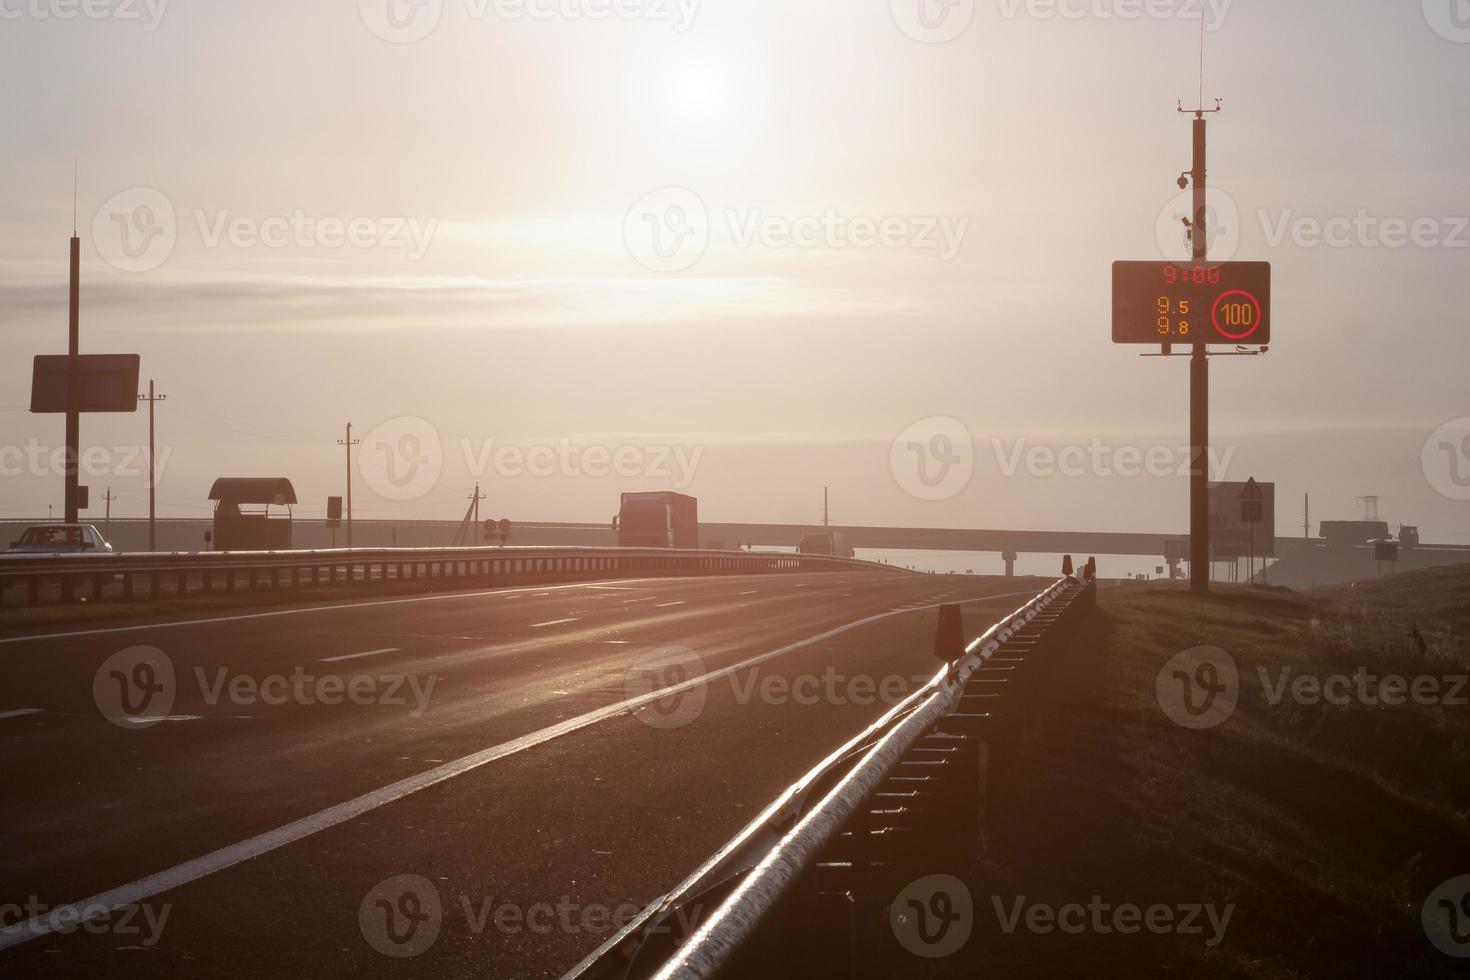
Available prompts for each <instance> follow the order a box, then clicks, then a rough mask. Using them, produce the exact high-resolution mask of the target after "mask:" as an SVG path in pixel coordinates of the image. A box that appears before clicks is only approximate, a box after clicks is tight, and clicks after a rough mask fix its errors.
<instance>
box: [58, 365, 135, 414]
mask: <svg viewBox="0 0 1470 980" xmlns="http://www.w3.org/2000/svg"><path fill="white" fill-rule="evenodd" d="M67 360H68V358H67V355H65V354H38V355H36V361H35V366H34V368H33V369H32V371H31V411H32V412H34V413H36V414H46V415H56V414H62V413H65V412H66V380H67V367H68V365H67ZM139 360H140V358H139V357H138V355H137V354H82V355H81V356H80V357H78V358H77V361H78V368H79V372H80V377H81V381H82V394H81V406H80V408H81V411H83V412H136V411H137V410H138V364H139Z"/></svg>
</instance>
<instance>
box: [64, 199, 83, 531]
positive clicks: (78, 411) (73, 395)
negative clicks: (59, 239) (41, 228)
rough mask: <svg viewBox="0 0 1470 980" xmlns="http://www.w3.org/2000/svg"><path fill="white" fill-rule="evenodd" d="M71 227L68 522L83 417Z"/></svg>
mask: <svg viewBox="0 0 1470 980" xmlns="http://www.w3.org/2000/svg"><path fill="white" fill-rule="evenodd" d="M72 223H73V227H72V230H71V311H70V316H69V318H68V329H67V348H66V354H67V360H66V461H65V466H66V492H65V509H66V523H68V524H75V523H76V522H77V511H78V506H77V505H78V503H79V502H80V501H79V498H80V496H81V493H80V491H79V490H78V488H77V487H78V483H79V482H80V481H79V480H78V479H77V475H78V465H77V464H78V461H79V459H80V457H81V439H82V437H81V421H82V359H81V358H82V355H81V326H80V323H81V279H82V240H81V239H80V238H78V237H77V230H76V227H75V223H76V218H75V216H73V219H72Z"/></svg>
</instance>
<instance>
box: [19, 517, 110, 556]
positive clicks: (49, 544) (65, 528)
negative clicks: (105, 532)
mask: <svg viewBox="0 0 1470 980" xmlns="http://www.w3.org/2000/svg"><path fill="white" fill-rule="evenodd" d="M5 553H6V554H7V555H84V554H112V545H110V544H108V543H107V539H106V538H104V537H103V536H102V534H101V532H99V531H98V530H97V529H96V528H95V527H93V526H92V525H90V524H37V525H36V526H35V527H30V528H26V532H25V533H24V534H22V535H21V536H20V540H19V541H12V542H11V543H10V548H9V549H8V550H7V551H6V552H5Z"/></svg>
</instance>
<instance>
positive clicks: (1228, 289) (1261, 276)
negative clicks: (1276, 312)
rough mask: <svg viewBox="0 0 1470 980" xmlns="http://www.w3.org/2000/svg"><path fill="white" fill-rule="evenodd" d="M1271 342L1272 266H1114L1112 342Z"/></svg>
mask: <svg viewBox="0 0 1470 980" xmlns="http://www.w3.org/2000/svg"><path fill="white" fill-rule="evenodd" d="M1270 342H1271V263H1269V262H1217V263H1204V264H1181V263H1178V262H1114V263H1113V343H1115V344H1246V345H1250V346H1264V345H1266V344H1269V343H1270Z"/></svg>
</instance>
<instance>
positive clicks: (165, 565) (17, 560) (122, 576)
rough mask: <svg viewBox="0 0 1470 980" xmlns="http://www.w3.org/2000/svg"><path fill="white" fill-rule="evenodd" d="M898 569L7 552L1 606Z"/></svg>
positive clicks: (808, 563)
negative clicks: (638, 577) (245, 593)
mask: <svg viewBox="0 0 1470 980" xmlns="http://www.w3.org/2000/svg"><path fill="white" fill-rule="evenodd" d="M844 569H867V570H875V571H892V572H896V571H898V569H895V568H893V567H892V566H887V565H881V564H876V563H874V562H866V561H860V560H858V559H852V558H833V557H828V556H825V555H797V554H786V553H775V552H748V551H692V550H675V549H670V548H581V547H573V548H555V547H550V548H548V547H530V548H516V547H511V548H506V547H474V548H379V549H368V548H358V549H353V550H346V549H331V550H321V551H208V552H188V553H172V554H95V555H85V554H84V555H0V605H5V604H10V605H17V604H19V605H31V606H35V605H43V604H47V603H54V602H70V601H74V600H76V599H79V598H85V599H90V600H94V601H96V600H104V599H120V600H123V601H135V600H148V599H159V598H165V597H180V596H196V595H201V594H209V593H232V592H237V591H244V590H255V589H284V588H292V589H300V588H305V587H309V586H323V585H327V586H330V585H336V586H345V585H352V586H380V587H381V586H383V585H385V584H388V585H396V584H404V585H409V584H415V585H419V586H424V587H436V588H446V589H452V588H468V587H470V586H472V585H475V584H477V583H484V582H499V581H516V580H527V579H537V580H548V579H557V580H563V579H578V578H604V577H611V576H618V575H707V574H727V575H728V574H741V573H761V572H804V571H805V572H810V571H840V570H844Z"/></svg>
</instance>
